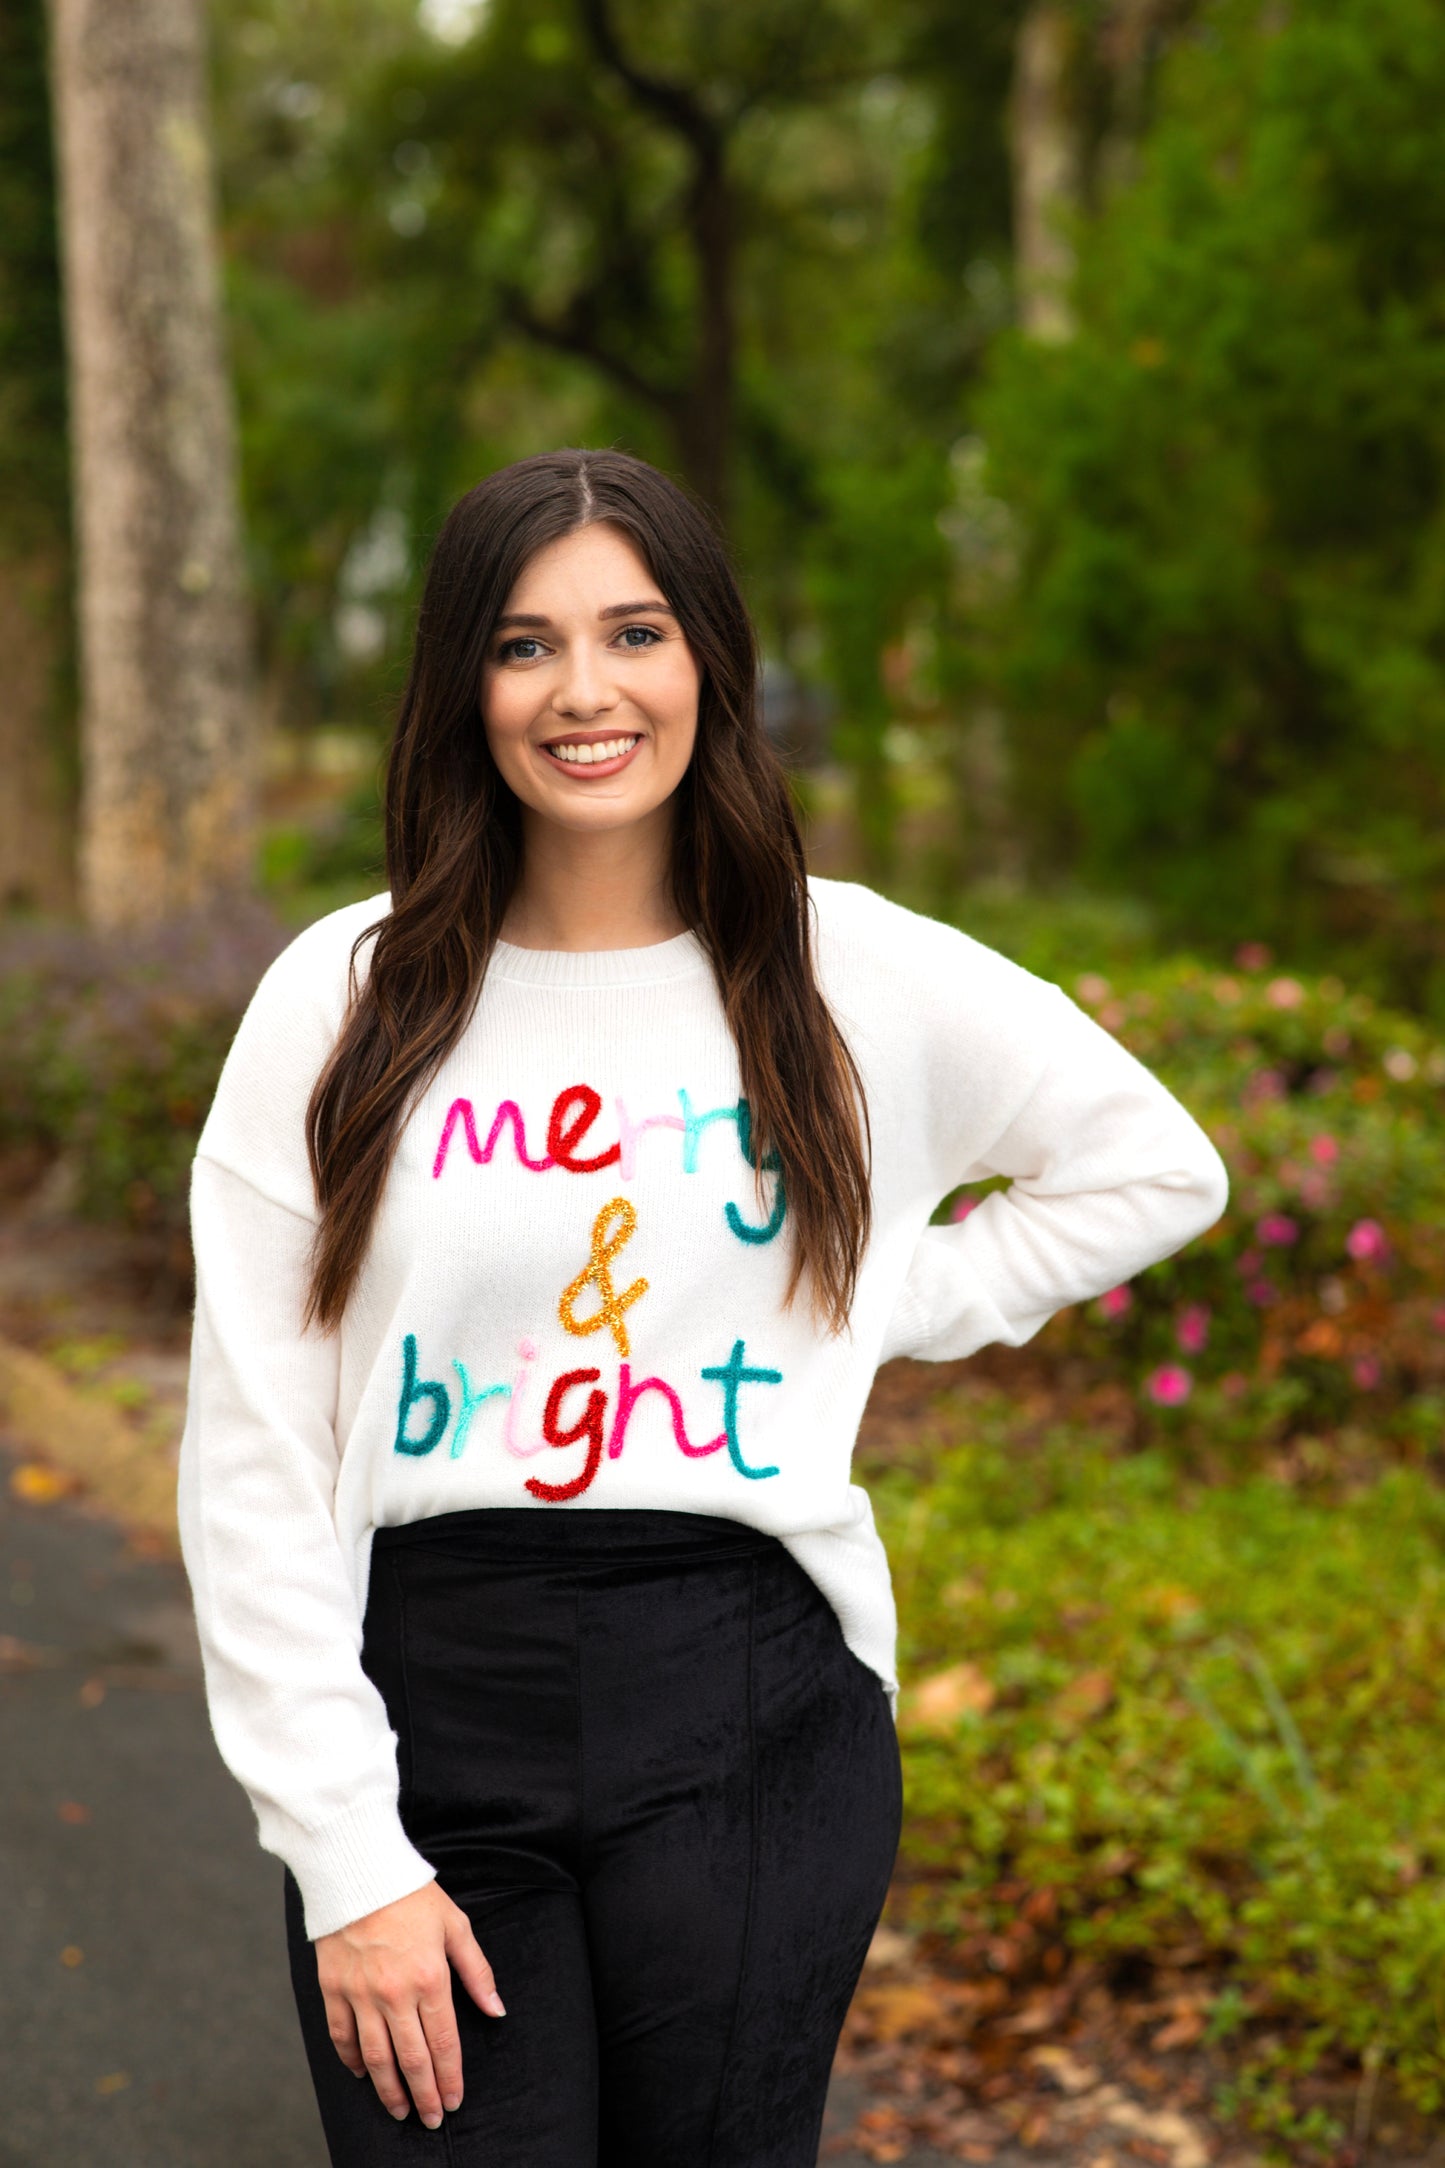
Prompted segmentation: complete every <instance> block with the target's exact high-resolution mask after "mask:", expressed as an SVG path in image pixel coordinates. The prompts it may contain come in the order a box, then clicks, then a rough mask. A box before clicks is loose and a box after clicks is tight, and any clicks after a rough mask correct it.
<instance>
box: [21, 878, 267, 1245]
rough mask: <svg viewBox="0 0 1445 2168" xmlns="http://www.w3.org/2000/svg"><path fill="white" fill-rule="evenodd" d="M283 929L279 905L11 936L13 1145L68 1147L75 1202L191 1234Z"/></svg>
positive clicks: (51, 1155) (49, 1153) (35, 1150)
mask: <svg viewBox="0 0 1445 2168" xmlns="http://www.w3.org/2000/svg"><path fill="white" fill-rule="evenodd" d="M285 938H286V936H285V934H284V932H283V931H282V930H281V929H280V928H279V927H278V926H277V925H276V924H275V923H274V922H273V921H272V920H271V919H270V918H269V917H268V916H266V915H264V914H262V913H260V912H258V911H243V912H239V913H236V914H233V915H232V916H231V917H229V918H227V919H226V920H224V921H211V922H204V923H194V924H191V925H188V926H177V927H173V928H170V929H168V930H167V931H165V932H163V933H159V934H155V935H147V936H146V937H144V938H134V939H129V940H124V941H122V940H115V941H108V940H103V939H101V938H99V937H97V936H95V935H92V934H87V933H82V932H79V931H76V930H74V929H72V928H67V927H58V926H32V927H27V928H23V929H20V930H18V931H16V932H14V933H11V934H10V935H8V936H7V937H6V939H5V942H4V944H3V946H0V1150H4V1151H7V1152H9V1153H12V1154H13V1153H16V1152H17V1151H24V1152H26V1153H27V1154H28V1155H31V1156H40V1157H43V1158H45V1159H49V1160H57V1159H63V1160H64V1162H65V1165H66V1168H67V1172H68V1180H69V1184H70V1186H71V1190H72V1194H73V1196H74V1200H75V1204H76V1207H77V1209H78V1210H79V1211H81V1212H82V1213H84V1214H87V1215H93V1216H96V1217H99V1218H106V1219H119V1220H128V1221H130V1222H131V1223H132V1224H134V1225H137V1226H144V1227H156V1228H160V1229H163V1230H168V1231H174V1232H176V1233H177V1234H178V1235H180V1236H182V1237H183V1235H184V1230H185V1224H186V1201H187V1182H188V1176H189V1170H190V1162H191V1158H192V1156H193V1154H194V1152H195V1148H196V1139H197V1137H198V1136H199V1134H200V1129H201V1124H202V1122H203V1121H204V1120H205V1115H206V1109H207V1108H208V1106H209V1105H210V1102H211V1096H212V1093H213V1092H214V1090H215V1086H216V1079H217V1077H218V1076H219V1074H220V1069H221V1063H222V1061H223V1060H224V1059H225V1055H226V1050H227V1048H228V1047H229V1045H230V1043H231V1039H232V1037H233V1036H234V1033H235V1030H236V1025H237V1023H238V1022H239V1020H240V1016H241V1012H242V1010H243V1009H244V1007H245V1005H246V1002H247V1001H248V1000H249V998H250V996H251V993H252V992H253V990H254V988H255V986H256V983H257V981H258V979H259V978H260V976H261V973H262V972H263V971H264V969H265V968H266V966H267V964H268V963H269V962H270V961H271V959H272V958H273V957H274V956H275V955H276V954H278V952H279V951H280V949H281V947H282V946H283V944H284V941H285Z"/></svg>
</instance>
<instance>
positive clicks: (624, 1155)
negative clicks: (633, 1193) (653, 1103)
mask: <svg viewBox="0 0 1445 2168" xmlns="http://www.w3.org/2000/svg"><path fill="white" fill-rule="evenodd" d="M615 1104H616V1107H617V1136H618V1149H619V1152H620V1155H621V1156H620V1158H619V1160H618V1163H617V1171H618V1173H619V1174H620V1175H621V1177H622V1179H623V1181H624V1182H630V1181H631V1180H632V1177H633V1175H634V1174H635V1173H636V1172H637V1140H638V1138H639V1137H641V1136H643V1135H645V1134H646V1132H647V1131H648V1130H649V1129H681V1128H682V1127H683V1120H682V1116H681V1115H680V1114H644V1116H643V1117H642V1120H641V1121H640V1122H635V1121H634V1120H633V1119H632V1116H631V1115H630V1114H629V1113H628V1111H627V1105H626V1102H625V1101H624V1100H622V1099H619V1100H617V1101H616V1102H615Z"/></svg>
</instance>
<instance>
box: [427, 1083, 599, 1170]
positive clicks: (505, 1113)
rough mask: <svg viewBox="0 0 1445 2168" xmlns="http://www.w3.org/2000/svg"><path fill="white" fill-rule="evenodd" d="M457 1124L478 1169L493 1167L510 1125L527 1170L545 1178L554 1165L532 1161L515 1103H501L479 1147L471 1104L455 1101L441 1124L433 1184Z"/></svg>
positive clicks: (523, 1125) (467, 1100)
mask: <svg viewBox="0 0 1445 2168" xmlns="http://www.w3.org/2000/svg"><path fill="white" fill-rule="evenodd" d="M599 1104H600V1102H599ZM458 1122H460V1123H461V1125H462V1131H463V1134H464V1135H465V1137H466V1140H467V1150H468V1151H469V1152H470V1153H471V1155H472V1158H473V1159H474V1160H475V1161H476V1163H477V1165H478V1166H479V1167H485V1166H487V1165H488V1164H489V1163H490V1160H491V1157H492V1154H493V1152H495V1150H496V1149H497V1139H498V1137H499V1136H500V1135H501V1134H502V1125H503V1123H504V1122H510V1123H511V1125H512V1142H513V1144H514V1145H515V1146H516V1148H517V1157H518V1159H519V1160H520V1161H521V1163H522V1165H523V1166H524V1167H530V1168H531V1170H532V1172H533V1173H534V1174H545V1173H546V1171H547V1169H548V1168H549V1167H550V1166H552V1165H553V1164H554V1162H553V1161H552V1159H551V1158H550V1157H549V1158H546V1159H531V1158H529V1157H528V1155H527V1125H526V1123H525V1122H524V1121H523V1119H522V1110H521V1108H520V1107H519V1106H518V1105H517V1102H516V1100H515V1099H504V1100H503V1101H502V1103H501V1105H500V1106H499V1107H498V1109H497V1111H496V1113H495V1115H494V1116H493V1117H492V1126H491V1128H490V1129H489V1130H488V1131H487V1141H486V1143H485V1144H478V1142H477V1121H476V1115H475V1113H474V1111H473V1108H472V1102H471V1100H470V1099H454V1100H453V1101H452V1103H451V1105H450V1106H449V1107H448V1108H447V1118H446V1120H445V1121H444V1122H443V1124H442V1134H441V1142H440V1143H439V1144H438V1146H437V1156H436V1158H435V1159H434V1160H433V1161H432V1170H431V1176H432V1180H433V1181H434V1182H439V1181H440V1180H441V1173H442V1169H443V1167H444V1166H445V1165H446V1163H447V1151H448V1148H449V1146H450V1144H451V1141H452V1132H453V1131H454V1130H455V1128H456V1126H457V1123H458Z"/></svg>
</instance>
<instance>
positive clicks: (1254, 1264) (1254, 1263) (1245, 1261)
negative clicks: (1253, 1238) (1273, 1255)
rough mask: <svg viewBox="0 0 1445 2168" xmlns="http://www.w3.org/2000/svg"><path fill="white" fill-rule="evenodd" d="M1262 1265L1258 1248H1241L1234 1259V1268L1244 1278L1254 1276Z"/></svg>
mask: <svg viewBox="0 0 1445 2168" xmlns="http://www.w3.org/2000/svg"><path fill="white" fill-rule="evenodd" d="M1263 1266H1264V1259H1263V1258H1262V1257H1261V1256H1260V1254H1259V1251H1258V1250H1241V1251H1240V1254H1239V1256H1238V1257H1237V1258H1236V1259H1235V1270H1236V1271H1237V1272H1238V1273H1239V1274H1240V1276H1241V1277H1242V1278H1243V1279H1246V1280H1251V1279H1254V1278H1256V1277H1257V1276H1258V1274H1259V1273H1260V1271H1261V1270H1262V1269H1263Z"/></svg>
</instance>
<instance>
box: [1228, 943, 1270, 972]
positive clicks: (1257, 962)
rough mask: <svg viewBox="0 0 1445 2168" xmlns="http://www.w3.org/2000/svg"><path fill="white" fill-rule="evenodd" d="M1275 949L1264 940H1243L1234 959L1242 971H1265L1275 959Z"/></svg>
mask: <svg viewBox="0 0 1445 2168" xmlns="http://www.w3.org/2000/svg"><path fill="white" fill-rule="evenodd" d="M1273 958H1274V950H1273V949H1272V948H1268V947H1266V945H1265V943H1264V942H1263V941H1241V943H1240V945H1239V947H1238V948H1237V949H1236V950H1235V952H1234V961H1235V963H1236V964H1237V965H1238V966H1239V969H1240V970H1241V971H1263V969H1264V967H1265V965H1266V964H1268V963H1270V962H1272V961H1273Z"/></svg>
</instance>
